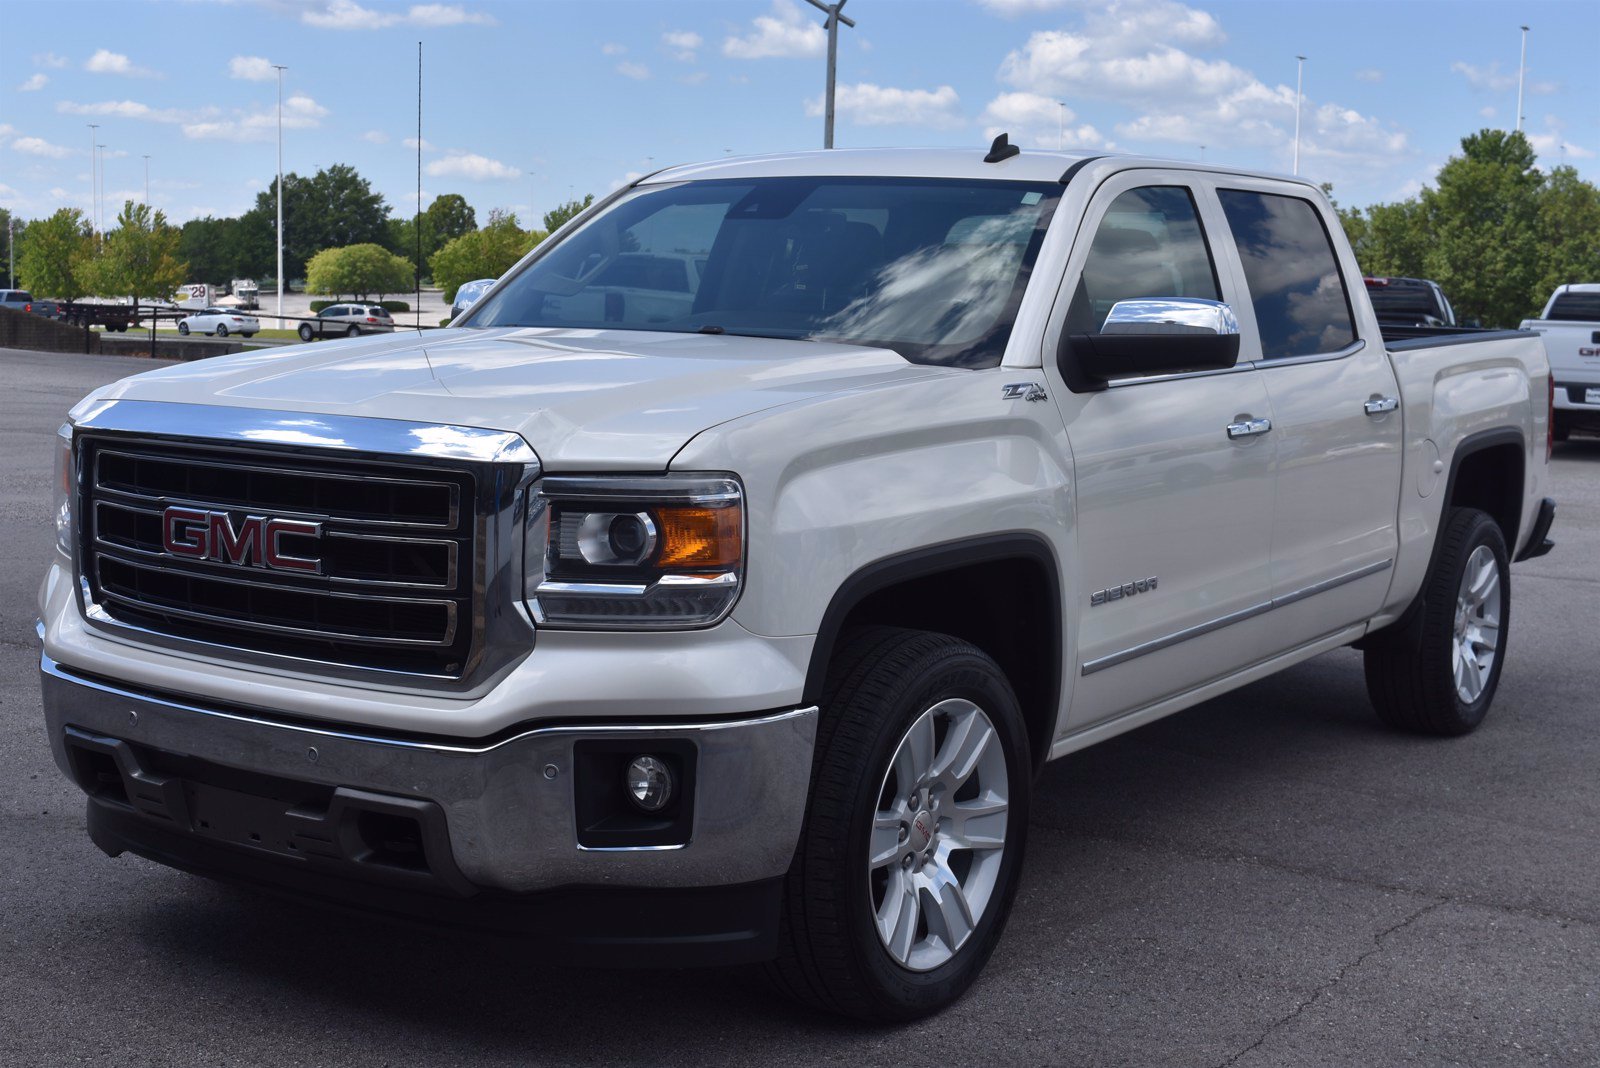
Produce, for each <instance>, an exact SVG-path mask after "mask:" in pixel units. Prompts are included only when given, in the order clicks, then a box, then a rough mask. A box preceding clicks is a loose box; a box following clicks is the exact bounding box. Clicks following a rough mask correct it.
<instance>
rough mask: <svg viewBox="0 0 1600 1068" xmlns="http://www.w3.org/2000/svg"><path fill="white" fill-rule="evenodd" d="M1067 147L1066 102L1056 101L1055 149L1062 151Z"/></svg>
mask: <svg viewBox="0 0 1600 1068" xmlns="http://www.w3.org/2000/svg"><path fill="white" fill-rule="evenodd" d="M1066 147H1067V102H1066V101H1065V100H1057V101H1056V151H1057V152H1063V151H1065V150H1066Z"/></svg>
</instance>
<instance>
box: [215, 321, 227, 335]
mask: <svg viewBox="0 0 1600 1068" xmlns="http://www.w3.org/2000/svg"><path fill="white" fill-rule="evenodd" d="M217 336H218V337H227V336H228V328H227V327H226V326H223V325H222V324H221V323H218V324H217Z"/></svg>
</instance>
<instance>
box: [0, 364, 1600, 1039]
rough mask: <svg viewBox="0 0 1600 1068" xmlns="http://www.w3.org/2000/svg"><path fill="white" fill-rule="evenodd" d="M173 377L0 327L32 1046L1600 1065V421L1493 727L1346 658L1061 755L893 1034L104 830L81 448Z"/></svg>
mask: <svg viewBox="0 0 1600 1068" xmlns="http://www.w3.org/2000/svg"><path fill="white" fill-rule="evenodd" d="M150 366H151V363H150V361H148V360H131V359H125V358H117V357H91V356H55V355H49V354H42V353H24V352H18V351H15V350H0V383H3V386H4V388H3V390H0V456H4V458H5V474H4V476H3V477H0V594H3V595H0V821H3V823H0V886H3V888H4V890H3V895H4V896H3V902H0V906H3V907H0V1063H5V1064H11V1065H47V1064H50V1065H54V1064H82V1063H117V1064H141V1065H142V1064H162V1065H191V1064H192V1065H235V1064H272V1065H287V1064H305V1065H412V1064H416V1065H428V1066H430V1068H431V1066H437V1065H447V1064H475V1065H478V1064H482V1065H493V1064H528V1063H611V1062H642V1063H652V1064H692V1065H696V1066H704V1065H710V1064H750V1063H762V1064H812V1063H820V1062H838V1063H847V1064H878V1063H895V1064H917V1065H942V1064H979V1063H983V1064H1072V1065H1113V1064H1126V1065H1202V1066H1223V1065H1240V1066H1271V1065H1302V1064H1304V1065H1374V1066H1375V1065H1397V1064H1426V1065H1435V1064H1437V1065H1445V1064H1468V1065H1500V1064H1506V1065H1522V1064H1570V1065H1580V1064H1581V1065H1595V1064H1600V698H1597V695H1600V638H1597V633H1600V439H1596V438H1588V439H1580V440H1576V441H1574V442H1572V443H1569V444H1566V445H1562V446H1557V449H1556V459H1555V464H1554V469H1553V487H1552V489H1551V491H1550V492H1551V493H1552V494H1553V495H1554V496H1555V497H1556V498H1557V500H1558V501H1559V511H1558V513H1557V521H1556V527H1555V530H1554V531H1553V536H1554V537H1555V538H1556V540H1557V542H1558V548H1557V549H1556V551H1555V552H1554V553H1553V554H1552V555H1550V556H1547V557H1545V558H1543V559H1539V560H1534V561H1530V562H1528V563H1525V564H1519V565H1517V566H1516V567H1515V568H1514V569H1513V576H1514V578H1513V590H1514V593H1513V608H1512V626H1511V637H1510V653H1509V659H1508V661H1507V665H1506V668H1505V672H1504V677H1503V680H1502V683H1501V689H1500V693H1499V697H1498V699H1497V703H1496V706H1495V708H1494V710H1493V711H1492V713H1491V715H1490V718H1489V720H1488V722H1487V723H1486V724H1485V726H1484V727H1483V728H1482V729H1481V730H1479V731H1478V732H1477V733H1476V734H1474V735H1472V736H1470V737H1468V738H1464V739H1457V740H1452V741H1437V740H1423V739H1416V738H1410V737H1404V736H1400V735H1396V734H1393V733H1390V732H1388V731H1387V730H1385V729H1383V728H1382V727H1381V726H1380V725H1379V724H1378V723H1377V721H1376V719H1375V717H1374V716H1373V714H1372V712H1371V710H1370V707H1369V706H1368V704H1367V699H1366V695H1365V691H1364V688H1363V684H1362V677H1361V664H1360V658H1359V654H1356V653H1353V652H1350V651H1340V652H1338V653H1334V654H1330V655H1328V656H1325V657H1322V658H1320V659H1317V660H1315V661H1312V662H1310V663H1307V664H1304V665H1301V666H1300V667H1297V668H1295V669H1292V670H1290V671H1287V672H1285V673H1283V674H1280V675H1278V676H1276V677H1273V678H1270V679H1267V680H1264V681H1262V682H1258V683H1256V684H1254V685H1251V686H1249V687H1247V688H1245V689H1243V690H1240V691H1237V692H1236V693H1233V694H1230V695H1227V696H1225V697H1222V698H1219V699H1217V700H1214V701H1211V702H1209V703H1207V704H1205V705H1202V706H1200V707H1198V708H1194V709H1191V710H1189V711H1187V712H1184V713H1182V714H1180V715H1178V716H1175V717H1172V718H1169V719H1167V720H1165V721H1163V722H1161V723H1157V724H1155V725H1152V726H1149V727H1145V728H1143V729H1141V730H1138V731H1135V732H1133V733H1131V734H1128V735H1124V736H1122V737H1120V738H1117V739H1115V740H1113V741H1111V742H1109V743H1106V744H1104V745H1101V746H1098V747H1096V748H1094V749H1090V750H1088V751H1086V752H1083V753H1079V754H1076V755H1074V756H1072V757H1070V758H1068V759H1066V760H1063V761H1059V762H1057V763H1055V764H1052V765H1051V766H1050V767H1049V768H1048V769H1047V770H1046V772H1045V773H1044V776H1043V778H1042V781H1041V783H1040V785H1039V790H1038V796H1037V799H1036V801H1035V812H1034V817H1033V824H1032V827H1031V832H1030V833H1031V841H1030V852H1029V857H1028V864H1027V869H1026V877H1025V882H1024V885H1023V889H1022V892H1021V894H1020V896H1019V898H1018V902H1017V907H1016V911H1015V912H1014V914H1013V916H1012V918H1011V924H1010V927H1009V930H1008V932H1007V934H1006V937H1005V939H1004V940H1003V941H1002V943H1001V946H1000V949H999V951H998V952H997V954H996V956H995V958H994V960H993V961H992V963H991V964H990V966H989V969H988V972H987V974H986V976H985V977H984V979H983V980H982V981H981V982H980V983H979V985H978V986H977V987H976V988H975V989H974V990H973V992H972V993H971V994H969V995H968V996H967V998H966V999H965V1000H963V1001H962V1002H961V1003H960V1004H958V1005H957V1006H955V1007H954V1008H952V1009H951V1010H950V1011H948V1012H946V1013H944V1014H942V1015H940V1016H938V1017H935V1018H933V1019H931V1020H927V1021H924V1022H922V1023H920V1024H917V1025H914V1026H911V1027H907V1028H897V1029H877V1028H868V1027H863V1026H861V1025H856V1024H850V1023H844V1022H841V1021H837V1020H833V1019H830V1018H825V1017H819V1016H816V1015H813V1014H811V1013H809V1012H806V1011H803V1010H800V1009H797V1008H794V1007H791V1006H790V1005H788V1004H786V1003H784V1002H782V1001H780V1000H777V999H776V998H775V997H773V996H771V995H769V994H767V993H766V992H765V991H764V989H763V988H762V986H761V985H760V984H759V983H757V982H753V981H752V980H751V977H750V976H749V975H747V974H743V973H738V972H681V973H651V972H639V973H628V972H596V971H586V970H578V969H555V968H551V967H549V966H546V965H543V964H541V963H539V961H538V959H537V957H536V956H535V955H533V954H532V953H531V952H530V950H529V948H528V947H527V946H525V945H522V944H517V943H511V942H506V943H495V942H491V941H477V940H473V941H466V940H462V939H460V938H458V937H455V936H446V935H442V934H438V933H429V932H418V931H415V930H412V929H409V928H401V927H394V926H389V925H387V924H383V923H379V922H376V921H367V920H362V919H359V918H349V917H345V916H341V915H333V914H328V913H323V912H320V911H316V910H312V909H308V908H303V907H299V906H294V905H289V904H284V903H280V902H278V901H276V900H273V899H269V898H266V897H263V896H260V895H258V894H255V893H253V892H250V891H246V890H241V889H238V888H231V887H225V886H219V885H214V884H211V883H209V882H206V881H204V880H201V879H197V878H193V877H190V876H186V875H182V874H179V873H177V872H174V871H170V870H167V869H164V868H161V867H158V866H156V865H154V864H151V863H148V862H145V861H143V860H139V859H135V858H133V857H128V856H125V857H123V858H121V859H118V860H111V859H108V858H107V857H105V856H103V855H102V854H100V853H99V852H98V851H97V850H96V849H95V848H94V847H93V846H92V845H90V843H89V840H88V838H87V837H86V836H85V834H84V832H83V811H82V810H83V805H82V801H81V798H80V796H79V794H78V792H77V790H76V788H74V787H72V786H70V785H69V784H68V783H67V782H66V780H65V779H64V778H63V777H62V776H61V775H60V774H59V773H58V772H57V770H56V768H55V766H54V764H53V763H52V762H51V759H50V755H49V752H48V749H47V746H46V743H45V740H44V737H43V731H42V728H41V723H40V713H39V694H38V683H37V679H36V674H37V665H38V649H37V643H36V641H35V638H34V634H33V620H34V615H35V607H34V597H35V589H36V586H37V583H38V580H39V577H40V575H41V574H42V572H43V568H44V566H45V562H46V560H47V559H48V556H49V553H50V552H51V545H52V538H53V530H52V527H51V523H50V517H49V504H50V480H51V451H50V441H51V437H52V432H53V431H54V429H55V427H56V426H57V425H58V424H59V422H60V421H61V418H62V415H63V413H64V412H65V411H66V409H67V408H68V407H69V406H70V405H71V403H72V402H74V401H75V400H76V399H77V398H78V397H79V396H81V395H82V394H83V393H85V392H87V391H88V390H89V389H91V388H93V387H94V386H96V385H98V384H100V383H103V382H107V381H110V380H112V379H115V378H118V377H120V376H122V375H124V374H129V373H134V372H137V371H142V370H147V369H149V368H150Z"/></svg>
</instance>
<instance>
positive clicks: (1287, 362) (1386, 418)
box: [1214, 178, 1403, 649]
mask: <svg viewBox="0 0 1600 1068" xmlns="http://www.w3.org/2000/svg"><path fill="white" fill-rule="evenodd" d="M1215 186H1216V188H1215V190H1214V192H1215V195H1216V197H1217V201H1218V203H1219V205H1220V206H1221V208H1222V214H1223V216H1224V218H1226V220H1227V225H1228V232H1229V234H1230V235H1231V237H1232V238H1233V240H1232V241H1231V242H1226V243H1224V244H1225V248H1226V249H1227V250H1228V251H1229V253H1230V254H1236V255H1237V257H1238V271H1239V273H1240V274H1241V275H1242V276H1243V278H1244V281H1245V285H1246V287H1247V288H1248V291H1249V299H1248V300H1247V301H1241V302H1240V307H1238V308H1236V309H1235V310H1236V311H1237V312H1238V314H1239V317H1240V319H1241V320H1243V319H1245V318H1246V317H1249V319H1251V320H1252V321H1253V324H1254V329H1253V330H1249V331H1244V332H1243V334H1244V347H1247V348H1248V349H1249V351H1248V352H1245V349H1244V348H1243V347H1242V348H1241V356H1245V355H1247V356H1248V357H1249V358H1250V359H1252V360H1253V361H1254V362H1255V366H1256V367H1257V369H1258V372H1259V375H1260V378H1261V380H1262V381H1263V382H1264V383H1265V385H1266V389H1267V395H1268V397H1269V398H1270V399H1271V405H1272V424H1273V429H1272V437H1273V438H1274V439H1275V440H1276V445H1277V459H1278V478H1277V491H1276V494H1275V497H1274V505H1273V509H1272V523H1271V531H1272V605H1273V612H1272V616H1273V620H1274V627H1273V629H1272V632H1271V634H1272V638H1273V640H1274V641H1275V642H1276V644H1277V646H1278V647H1279V648H1282V649H1291V648H1294V647H1296V646H1300V645H1303V644H1306V643H1309V642H1313V641H1315V640H1317V639H1319V638H1323V637H1326V636H1328V635H1330V634H1332V633H1334V632H1336V631H1338V630H1340V629H1341V628H1344V627H1347V626H1349V625H1350V624H1353V623H1360V622H1364V621H1365V620H1367V619H1369V618H1371V617H1372V616H1373V615H1375V614H1376V613H1377V612H1378V611H1379V609H1380V608H1381V607H1382V604H1383V600H1384V597H1385V595H1386V594H1387V592H1388V588H1389V580H1390V577H1391V576H1390V568H1391V567H1392V565H1393V564H1394V559H1395V553H1396V549H1397V545H1398V532H1397V519H1396V516H1397V512H1398V507H1399V500H1400V467H1401V449H1402V443H1403V433H1402V431H1403V426H1402V419H1401V409H1400V403H1399V401H1400V390H1399V387H1398V384H1397V382H1396V380H1395V376H1394V369H1393V367H1391V366H1390V363H1389V357H1388V355H1387V354H1386V353H1385V351H1384V347H1383V343H1382V341H1381V338H1380V335H1379V333H1378V328H1377V323H1376V321H1375V320H1374V319H1372V318H1371V311H1370V306H1369V305H1367V304H1366V303H1365V302H1362V301H1352V299H1351V294H1350V290H1349V287H1350V286H1351V285H1352V284H1353V285H1356V286H1360V285H1362V281H1361V274H1360V273H1359V271H1358V269H1357V268H1356V265H1355V263H1354V262H1353V260H1352V259H1351V258H1350V256H1349V252H1348V246H1347V245H1345V244H1344V243H1343V242H1342V241H1340V242H1335V241H1334V239H1333V237H1332V230H1334V229H1336V228H1337V227H1338V226H1339V223H1338V221H1337V219H1335V218H1333V217H1332V216H1331V213H1330V212H1329V211H1327V210H1326V208H1325V206H1324V204H1323V203H1322V201H1321V200H1320V198H1318V199H1315V200H1314V199H1313V198H1312V194H1310V191H1309V190H1306V189H1304V188H1303V187H1300V186H1296V185H1291V184H1288V183H1281V182H1278V183H1275V182H1270V181H1267V180H1253V179H1252V180H1247V179H1233V178H1218V179H1217V180H1216V182H1215ZM1341 251H1342V252H1343V256H1344V262H1342V263H1341V262H1340V256H1341ZM1357 309H1359V311H1360V314H1361V316H1362V320H1358V318H1357Z"/></svg>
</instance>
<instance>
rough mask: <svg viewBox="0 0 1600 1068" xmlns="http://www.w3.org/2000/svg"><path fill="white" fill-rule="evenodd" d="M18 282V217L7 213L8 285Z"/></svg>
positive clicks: (14, 284) (13, 285)
mask: <svg viewBox="0 0 1600 1068" xmlns="http://www.w3.org/2000/svg"><path fill="white" fill-rule="evenodd" d="M16 284H17V217H16V216H15V215H12V214H11V213H10V212H7V213H6V285H8V286H12V287H15V286H16Z"/></svg>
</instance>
